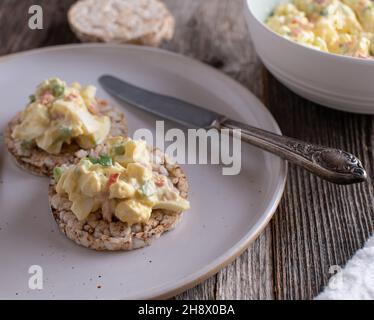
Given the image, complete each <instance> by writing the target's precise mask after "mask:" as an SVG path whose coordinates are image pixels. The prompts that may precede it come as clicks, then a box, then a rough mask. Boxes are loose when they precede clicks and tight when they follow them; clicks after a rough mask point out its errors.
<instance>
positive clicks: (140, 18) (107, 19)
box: [68, 0, 175, 46]
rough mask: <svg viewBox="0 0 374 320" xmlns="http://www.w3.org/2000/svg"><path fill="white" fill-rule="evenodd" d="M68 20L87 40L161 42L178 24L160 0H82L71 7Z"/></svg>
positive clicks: (132, 42)
mask: <svg viewBox="0 0 374 320" xmlns="http://www.w3.org/2000/svg"><path fill="white" fill-rule="evenodd" d="M68 20H69V24H70V26H71V28H72V30H73V31H74V33H75V34H76V35H77V37H78V38H79V39H80V40H81V41H84V42H111V43H131V44H141V45H149V46H159V45H160V43H161V42H162V41H163V40H170V39H171V38H172V37H173V34H174V27H175V22H174V18H173V16H172V15H171V13H170V11H169V10H168V9H167V7H166V6H165V4H164V3H163V2H161V1H160V0H81V1H78V2H77V3H75V4H74V5H73V6H72V7H71V8H70V10H69V13H68Z"/></svg>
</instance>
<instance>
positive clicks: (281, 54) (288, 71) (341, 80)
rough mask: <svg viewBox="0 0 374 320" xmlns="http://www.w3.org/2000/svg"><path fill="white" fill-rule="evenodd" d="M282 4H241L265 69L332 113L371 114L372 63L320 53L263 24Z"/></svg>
mask: <svg viewBox="0 0 374 320" xmlns="http://www.w3.org/2000/svg"><path fill="white" fill-rule="evenodd" d="M281 1H282V0H244V5H245V15H246V19H247V22H248V26H249V30H250V33H251V36H252V40H253V43H254V45H255V48H256V51H257V53H258V55H259V56H260V58H261V60H262V62H263V63H264V64H265V66H266V67H267V69H268V70H269V71H270V72H271V73H272V74H273V75H274V76H275V77H276V78H277V79H278V80H279V81H280V82H282V83H283V84H284V85H285V86H287V87H288V88H290V89H291V90H292V91H294V92H296V93H297V94H299V95H300V96H302V97H304V98H306V99H309V100H312V101H314V102H316V103H319V104H321V105H324V106H327V107H331V108H334V109H339V110H344V111H350V112H356V113H368V114H374V60H365V59H359V58H352V57H346V56H340V55H335V54H330V53H326V52H321V51H318V50H315V49H312V48H308V47H306V46H303V45H300V44H297V43H295V42H293V41H290V40H287V39H285V38H283V37H281V36H280V35H278V34H276V33H275V32H273V31H271V30H270V29H269V28H267V26H266V25H265V24H264V21H265V20H266V18H267V17H268V16H269V15H270V13H271V12H272V10H273V9H274V8H275V7H276V5H277V4H278V3H280V2H281Z"/></svg>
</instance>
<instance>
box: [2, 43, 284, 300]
mask: <svg viewBox="0 0 374 320" xmlns="http://www.w3.org/2000/svg"><path fill="white" fill-rule="evenodd" d="M104 73H106V74H113V75H116V76H118V77H120V78H123V79H126V80H127V81H129V82H133V83H134V84H137V85H140V86H142V87H146V88H149V89H152V90H154V91H158V92H161V93H165V94H169V95H173V96H177V97H179V98H182V99H185V100H188V101H190V102H193V103H196V104H200V105H202V106H205V107H207V108H212V109H215V110H218V111H219V112H221V113H224V114H227V115H229V116H230V117H233V118H236V119H238V120H242V121H244V122H247V123H249V124H252V125H255V126H258V127H260V128H264V129H268V130H271V131H274V132H279V128H278V126H277V124H276V123H275V121H274V119H273V118H272V116H271V115H270V113H269V112H268V111H267V110H266V108H264V106H263V105H262V104H261V103H260V102H259V101H258V100H257V99H256V98H255V97H254V96H253V95H252V94H251V93H250V92H248V91H247V90H246V89H245V88H243V87H241V86H240V85H239V84H237V83H235V82H234V81H232V80H231V79H229V78H228V77H226V76H225V75H223V74H220V73H219V72H217V71H215V70H214V69H212V68H210V67H208V66H205V65H203V64H201V63H199V62H196V61H194V60H191V59H188V58H186V57H183V56H180V55H176V54H173V53H170V52H165V51H161V50H156V49H149V48H144V47H137V46H114V45H113V46H112V45H99V44H94V45H72V46H62V47H55V48H47V49H43V50H36V51H30V52H26V53H21V54H17V55H12V56H8V57H4V58H1V59H0V88H1V99H2V100H1V104H2V106H1V108H0V112H1V118H0V119H1V123H0V125H1V130H2V131H3V130H4V127H5V125H6V123H7V121H8V120H9V119H10V118H11V117H12V116H13V115H14V114H15V112H17V111H19V110H21V109H23V107H24V106H25V103H26V101H27V97H28V96H29V94H30V93H32V92H33V91H34V89H35V86H36V84H38V83H39V82H40V81H41V80H43V79H46V78H48V77H53V76H58V77H61V78H62V79H65V80H67V81H68V82H72V81H79V82H81V83H84V84H89V83H92V84H95V85H97V86H98V87H99V91H98V95H99V96H100V97H102V98H106V99H108V100H110V101H112V102H113V103H115V102H114V101H113V100H112V99H111V98H110V97H109V96H108V95H107V94H106V93H105V92H104V91H103V90H102V89H101V88H100V86H99V84H98V82H97V79H98V77H99V76H100V75H102V74H104ZM124 112H126V115H127V119H128V122H129V128H130V134H131V133H132V132H134V130H135V129H137V128H141V127H142V128H149V129H151V130H154V128H155V118H154V117H153V116H151V115H148V114H146V113H144V112H141V111H138V110H136V109H135V108H133V107H130V106H126V109H124ZM1 148H2V150H1V151H2V152H1V167H0V170H1V171H0V174H1V177H0V178H1V184H0V190H1V191H0V203H1V209H0V211H1V214H0V284H1V285H0V298H20V299H42V298H46V299H66V298H68V299H78V298H84V299H111V298H114V299H135V298H141V299H142V298H156V297H157V298H160V297H169V296H172V295H174V294H176V293H178V292H181V291H183V290H185V289H187V288H189V287H192V286H193V285H195V284H197V283H198V282H201V281H202V280H204V279H205V278H207V277H208V276H210V275H213V274H214V273H215V272H217V271H218V270H219V269H220V268H222V267H223V266H224V265H226V264H227V263H229V262H230V261H232V260H233V259H234V258H235V257H236V256H238V255H239V254H240V253H241V252H242V251H243V250H244V249H245V248H246V247H248V245H249V243H250V242H251V241H253V240H254V239H255V238H256V236H258V235H259V233H260V232H261V230H262V229H263V228H264V227H265V225H266V224H267V223H268V221H269V220H270V218H271V216H272V214H273V212H274V210H275V209H276V207H277V204H278V202H279V200H280V198H281V195H282V192H283V188H284V184H285V179H286V171H287V170H286V163H285V162H283V161H282V160H280V159H279V158H277V157H274V156H272V155H270V154H267V153H264V152H262V151H260V150H258V149H256V148H252V147H250V146H243V152H242V159H243V168H242V172H241V174H240V175H238V176H223V175H222V174H221V168H220V167H219V166H212V165H187V166H184V168H185V170H186V172H187V174H188V177H189V182H190V200H191V204H192V209H191V210H189V211H188V212H187V213H186V214H185V215H184V219H183V220H182V222H181V224H180V225H179V226H178V227H177V228H176V229H175V230H173V231H171V232H169V233H167V234H165V235H164V236H162V237H161V238H160V239H158V240H156V241H155V242H154V243H153V245H152V246H150V247H147V248H145V249H140V250H136V251H133V252H117V253H99V252H95V251H91V250H89V249H86V248H83V247H80V246H78V245H76V244H75V243H73V242H72V241H70V240H68V239H67V238H65V237H64V236H63V235H62V234H61V233H60V232H59V230H58V228H57V225H56V223H55V221H54V219H53V218H52V217H51V214H50V212H49V207H48V200H47V185H48V179H46V178H39V177H35V176H33V175H30V174H28V173H26V172H23V171H21V170H20V169H18V168H17V167H16V166H15V165H14V164H13V162H12V160H11V158H10V156H9V155H8V154H7V152H6V150H5V147H4V145H3V143H1ZM31 265H40V266H41V267H42V268H43V278H44V283H43V289H42V290H30V289H29V287H28V280H29V277H30V276H31V275H30V274H28V269H29V267H30V266H31Z"/></svg>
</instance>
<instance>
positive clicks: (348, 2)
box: [266, 0, 374, 59]
mask: <svg viewBox="0 0 374 320" xmlns="http://www.w3.org/2000/svg"><path fill="white" fill-rule="evenodd" d="M266 24H267V26H268V27H269V28H270V29H272V30H273V31H275V32H277V33H278V34H280V35H282V36H283V37H285V38H287V39H290V40H293V41H296V42H298V43H300V44H303V45H306V46H309V47H312V48H315V49H318V50H321V51H325V52H330V53H335V54H340V55H346V56H352V57H358V58H364V59H373V58H374V1H372V0H291V1H286V2H282V3H281V4H279V5H278V6H277V7H276V8H275V9H274V11H273V13H272V15H271V16H270V17H269V18H268V19H267V21H266Z"/></svg>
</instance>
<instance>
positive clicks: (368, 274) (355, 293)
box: [316, 235, 374, 300]
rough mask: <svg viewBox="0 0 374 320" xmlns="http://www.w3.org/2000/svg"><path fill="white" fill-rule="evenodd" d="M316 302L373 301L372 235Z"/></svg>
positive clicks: (332, 279) (373, 250)
mask: <svg viewBox="0 0 374 320" xmlns="http://www.w3.org/2000/svg"><path fill="white" fill-rule="evenodd" d="M316 299H317V300H374V235H373V236H372V237H371V238H370V239H369V240H368V242H367V243H366V245H365V247H364V248H363V249H360V250H359V251H357V252H356V254H355V255H354V256H353V258H352V259H351V260H349V261H348V263H347V264H346V265H345V267H344V268H343V269H342V270H341V271H338V273H337V274H335V275H334V276H333V277H332V278H331V279H330V281H329V284H328V285H327V287H326V288H325V289H324V291H323V292H322V293H320V294H319V295H318V296H317V297H316Z"/></svg>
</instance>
